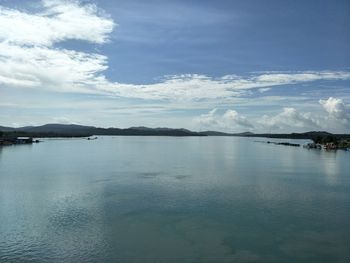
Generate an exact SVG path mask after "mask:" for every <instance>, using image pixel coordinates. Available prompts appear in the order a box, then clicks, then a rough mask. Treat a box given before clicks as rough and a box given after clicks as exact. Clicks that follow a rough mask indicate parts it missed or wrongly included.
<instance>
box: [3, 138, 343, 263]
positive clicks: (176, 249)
mask: <svg viewBox="0 0 350 263" xmlns="http://www.w3.org/2000/svg"><path fill="white" fill-rule="evenodd" d="M349 158H350V154H349V153H348V152H342V151H338V152H325V151H317V150H314V151H313V150H306V149H303V148H294V147H285V146H281V145H273V144H263V143H256V142H254V140H251V139H249V138H229V137H227V138H226V137H218V138H215V137H210V138H195V137H193V138H173V137H161V138H159V137H100V138H99V139H98V140H94V141H87V140H48V141H45V142H44V143H41V144H36V145H33V146H30V147H26V146H16V147H5V148H0V237H1V238H0V262H349V261H350V252H349V250H348V244H350V220H349V218H350V179H349V173H348V171H349V168H350V163H349V160H350V159H349Z"/></svg>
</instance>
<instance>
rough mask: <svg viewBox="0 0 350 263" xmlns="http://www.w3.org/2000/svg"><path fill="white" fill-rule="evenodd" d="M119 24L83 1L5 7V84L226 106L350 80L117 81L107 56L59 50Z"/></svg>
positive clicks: (1, 39)
mask: <svg viewBox="0 0 350 263" xmlns="http://www.w3.org/2000/svg"><path fill="white" fill-rule="evenodd" d="M113 26H114V22H113V20H112V19H110V18H108V17H107V16H106V15H105V14H103V13H102V12H101V11H99V10H98V8H97V7H96V6H95V5H92V4H84V5H83V4H81V2H79V1H68V0H43V1H42V2H41V9H40V11H38V12H37V13H29V12H23V11H18V10H15V9H9V8H4V7H0V69H1V71H0V83H1V84H3V85H5V86H6V87H9V88H14V87H32V88H38V89H43V90H55V91H62V92H83V93H101V94H105V95H106V96H111V97H123V98H136V99H143V100H161V101H167V102H169V101H171V102H176V103H180V102H181V103H185V102H187V103H194V102H196V103H202V102H203V101H206V102H207V101H216V102H222V101H224V100H227V99H228V98H232V97H240V96H242V95H243V94H246V93H247V92H248V91H249V90H254V89H256V90H257V91H258V92H260V93H263V92H266V91H268V90H270V89H271V88H272V87H274V86H279V85H286V84H297V83H304V82H310V81H316V80H344V79H350V72H346V71H322V72H315V71H307V72H294V73H293V72H287V73H273V72H272V73H271V72H269V73H262V74H260V75H251V76H248V77H240V76H236V75H227V76H223V77H219V78H212V77H208V76H205V75H197V74H187V75H176V76H170V77H167V78H165V79H164V80H162V81H160V82H158V83H154V84H144V85H134V84H125V83H116V82H111V81H109V80H108V79H107V78H106V77H105V75H104V74H103V73H104V71H105V70H106V69H107V57H105V56H103V55H98V54H88V53H84V52H78V51H74V50H66V49H62V48H57V47H55V46H54V44H55V43H58V42H61V41H64V40H69V39H77V40H84V41H89V42H93V43H104V42H106V41H107V40H108V36H109V34H110V33H111V31H112V30H113ZM9 28H11V30H9Z"/></svg>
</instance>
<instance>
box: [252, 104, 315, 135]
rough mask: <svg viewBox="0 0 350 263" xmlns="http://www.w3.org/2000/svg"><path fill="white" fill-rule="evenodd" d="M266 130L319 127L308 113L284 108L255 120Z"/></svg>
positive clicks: (302, 129)
mask: <svg viewBox="0 0 350 263" xmlns="http://www.w3.org/2000/svg"><path fill="white" fill-rule="evenodd" d="M257 123H258V125H260V126H261V128H262V129H263V130H267V131H272V132H275V131H286V130H292V131H307V130H312V129H317V128H320V125H319V123H318V121H317V120H316V119H314V118H312V116H311V114H310V113H300V112H298V111H297V110H296V109H295V108H284V109H283V111H282V112H281V113H279V114H277V115H275V116H272V117H271V116H267V115H264V116H263V117H262V118H261V119H260V120H258V121H257Z"/></svg>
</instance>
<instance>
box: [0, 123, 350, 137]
mask: <svg viewBox="0 0 350 263" xmlns="http://www.w3.org/2000/svg"><path fill="white" fill-rule="evenodd" d="M0 131H2V132H4V133H5V134H7V135H10V136H17V137H18V136H30V137H87V136H92V135H123V136H239V137H264V138H281V139H314V138H317V137H327V136H334V137H336V138H339V139H341V138H349V139H350V135H349V134H332V133H329V132H326V131H310V132H304V133H259V134H256V133H252V132H242V133H225V132H218V131H203V132H194V131H190V130H187V129H172V128H164V127H163V128H148V127H143V126H141V127H130V128H127V129H120V128H98V127H94V126H84V125H76V124H45V125H42V126H26V127H20V128H12V127H4V126H0Z"/></svg>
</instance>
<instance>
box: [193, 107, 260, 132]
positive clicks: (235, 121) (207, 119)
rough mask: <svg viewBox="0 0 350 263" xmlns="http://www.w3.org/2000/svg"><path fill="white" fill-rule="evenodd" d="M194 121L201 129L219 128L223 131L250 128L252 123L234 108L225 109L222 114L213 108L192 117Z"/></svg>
mask: <svg viewBox="0 0 350 263" xmlns="http://www.w3.org/2000/svg"><path fill="white" fill-rule="evenodd" d="M194 122H195V123H196V125H197V126H199V127H200V128H201V129H220V130H225V131H231V132H232V131H238V130H242V129H243V130H251V129H252V128H254V126H253V124H252V123H251V122H250V121H249V120H248V119H247V118H246V117H244V116H241V115H239V114H238V112H237V111H235V110H227V111H226V112H224V113H223V114H222V115H220V114H218V112H217V109H213V110H211V111H209V112H208V113H206V114H202V115H200V116H198V117H197V118H195V119H194Z"/></svg>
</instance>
